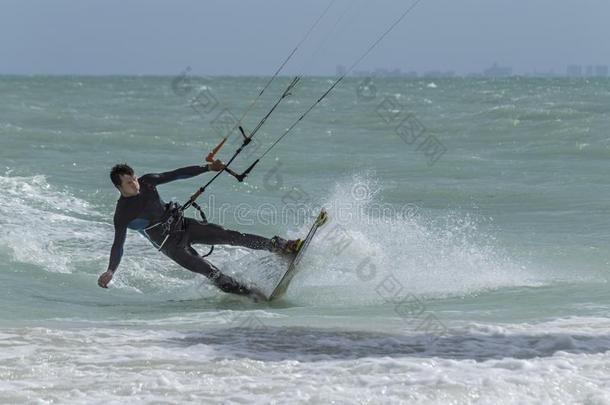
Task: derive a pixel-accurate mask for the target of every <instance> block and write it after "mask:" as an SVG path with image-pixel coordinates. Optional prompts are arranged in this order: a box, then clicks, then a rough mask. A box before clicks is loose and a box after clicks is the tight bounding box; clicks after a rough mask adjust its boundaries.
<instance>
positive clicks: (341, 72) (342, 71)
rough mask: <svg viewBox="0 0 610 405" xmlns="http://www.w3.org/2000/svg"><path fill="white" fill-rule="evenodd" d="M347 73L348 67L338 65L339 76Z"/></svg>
mask: <svg viewBox="0 0 610 405" xmlns="http://www.w3.org/2000/svg"><path fill="white" fill-rule="evenodd" d="M346 73H347V69H346V68H345V66H344V65H337V76H343V75H345V74H346Z"/></svg>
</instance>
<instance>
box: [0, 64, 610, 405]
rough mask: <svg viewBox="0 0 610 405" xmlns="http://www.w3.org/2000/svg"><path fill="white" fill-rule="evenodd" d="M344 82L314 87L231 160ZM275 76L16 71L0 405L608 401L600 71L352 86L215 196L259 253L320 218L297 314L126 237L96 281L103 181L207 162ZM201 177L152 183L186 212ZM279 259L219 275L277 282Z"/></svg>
mask: <svg viewBox="0 0 610 405" xmlns="http://www.w3.org/2000/svg"><path fill="white" fill-rule="evenodd" d="M331 80H332V78H304V79H303V80H302V82H301V83H300V85H299V87H297V88H296V89H295V91H294V92H293V95H292V96H291V97H289V98H288V99H287V100H285V101H284V102H283V103H282V104H281V105H280V107H279V108H278V110H277V111H276V112H275V113H274V114H273V116H272V117H271V118H270V120H269V121H268V122H267V123H266V124H265V126H263V128H262V129H261V131H260V132H258V134H257V135H256V138H255V139H256V142H253V144H251V145H249V146H248V149H246V150H245V151H244V153H243V154H242V155H241V156H240V157H239V158H238V159H237V160H236V161H235V164H234V165H233V167H234V168H236V169H240V170H243V169H244V168H246V167H247V166H248V165H249V164H250V163H251V162H252V161H253V160H254V159H255V158H256V157H258V156H259V155H260V154H261V153H262V152H263V151H264V150H265V149H266V148H267V147H268V146H269V145H270V144H271V143H272V142H273V141H274V140H275V139H276V138H277V137H278V136H279V135H280V134H281V133H282V132H283V130H284V129H285V128H287V127H288V126H289V125H290V124H292V122H293V121H294V120H295V119H296V118H298V116H299V115H300V114H301V113H302V112H303V111H305V110H306V109H307V107H309V105H310V104H311V103H312V102H313V101H314V100H315V99H316V98H317V97H318V96H319V95H320V94H321V93H322V92H323V91H324V90H325V89H326V88H327V87H328V86H329V85H330V84H331V83H332V82H331ZM265 81H266V78H259V77H252V78H217V77H214V78H205V77H174V78H172V77H43V76H39V77H22V76H3V77H0V92H1V94H3V97H2V98H1V99H0V111H2V114H1V115H0V139H1V146H2V147H1V148H0V162H1V165H0V171H1V174H0V190H1V191H2V196H3V199H2V200H1V201H0V226H1V227H2V233H1V234H0V282H1V287H0V289H1V290H0V291H1V293H0V308H1V309H0V325H1V327H2V329H1V331H0V346H2V348H3V350H2V353H3V354H2V363H1V364H0V381H1V384H2V393H0V399H1V400H2V401H3V402H32V401H34V400H40V401H47V402H50V401H59V402H79V401H82V400H84V399H87V400H89V401H93V402H104V401H115V402H122V401H126V400H127V398H128V397H129V398H131V399H134V400H140V401H143V402H147V401H153V402H154V401H161V400H162V401H170V402H172V401H173V402H188V401H201V400H205V401H208V402H223V401H228V402H239V401H255V402H268V401H273V400H277V401H281V398H283V397H284V395H285V393H286V392H290V393H292V394H293V395H294V397H295V398H296V399H297V401H300V402H318V401H325V402H326V401H331V400H335V401H337V402H339V403H344V402H350V398H351V399H353V400H354V401H356V402H362V403H378V402H396V401H405V402H407V401H409V402H418V401H419V402H422V403H423V402H445V403H446V402H451V401H454V402H474V401H477V400H479V401H481V402H483V403H497V402H498V401H501V402H520V401H521V402H523V401H541V402H555V403H557V402H573V401H580V402H587V401H589V402H591V403H606V402H608V401H610V397H609V396H608V394H607V392H610V387H609V386H608V381H607V378H606V377H605V375H606V373H605V371H604V370H607V368H608V367H609V366H610V361H609V360H610V357H608V356H607V354H606V352H607V350H608V349H609V348H610V336H608V330H609V329H608V328H609V326H610V322H609V319H608V308H609V305H610V299H609V298H608V294H607V288H608V287H607V281H608V270H607V269H608V263H609V261H610V255H609V253H608V250H607V248H606V247H607V246H608V245H609V242H610V233H609V232H608V231H607V230H608V229H610V220H609V217H608V215H607V214H608V201H609V199H610V198H609V197H610V180H609V179H608V176H607V174H606V172H607V169H608V163H607V158H608V157H610V135H609V134H608V125H609V124H610V115H609V109H608V105H610V81H609V80H607V79H590V80H569V79H539V78H510V79H497V80H487V79H463V78H452V79H418V80H405V79H390V78H373V79H372V81H368V80H365V79H364V78H350V79H347V80H346V81H345V82H344V83H342V84H341V86H340V87H338V88H337V89H336V90H335V91H334V92H333V93H332V94H331V96H329V97H328V98H327V99H325V100H324V101H322V102H321V103H320V105H319V106H317V107H316V109H315V110H313V111H312V113H311V114H310V115H308V116H307V117H306V118H305V119H304V120H303V122H302V123H301V124H299V125H298V126H297V127H296V128H295V130H294V131H292V132H291V133H290V134H289V135H287V137H286V138H285V139H284V141H282V142H281V143H280V144H278V146H277V147H276V148H274V149H273V150H272V151H271V152H270V153H269V154H268V155H267V156H266V157H265V159H264V160H262V161H261V163H260V164H259V165H258V166H257V167H256V168H255V169H254V171H253V172H252V174H251V175H250V177H249V178H248V179H247V180H246V182H244V183H237V182H236V181H235V180H234V179H233V178H230V177H229V176H222V177H221V178H220V179H218V181H216V182H215V183H214V184H213V185H212V186H211V187H210V189H209V193H207V194H205V195H204V196H203V197H202V198H201V201H202V202H204V203H205V206H206V207H208V208H207V212H208V216H209V217H210V220H212V221H215V222H219V223H221V224H223V225H224V226H226V227H230V228H236V229H241V230H243V231H246V232H253V233H259V234H262V235H267V236H271V235H275V234H281V235H287V236H290V237H293V236H294V237H296V236H299V235H301V234H302V233H303V232H305V230H306V229H307V226H308V223H309V222H310V221H311V220H312V217H313V216H314V215H315V211H316V209H317V208H318V207H319V206H326V207H327V208H328V210H329V212H330V214H331V217H332V218H333V221H331V222H330V223H329V224H328V225H327V226H326V229H325V230H323V231H322V232H321V234H320V236H319V237H318V238H317V239H316V241H315V243H313V244H312V246H311V251H310V254H309V255H308V257H307V259H306V260H305V261H304V262H303V269H302V270H303V271H302V272H301V273H300V274H299V275H298V276H297V277H296V278H295V280H294V282H293V284H292V286H291V288H290V289H289V291H288V293H287V295H286V297H285V299H283V300H281V301H279V302H275V303H272V304H254V303H251V302H248V301H244V300H242V299H240V298H235V297H230V296H227V295H225V294H222V293H221V292H219V291H217V290H215V289H214V288H213V287H211V286H210V285H209V284H208V283H207V281H206V280H205V279H204V278H202V277H200V276H198V275H194V274H191V273H189V272H187V271H185V270H182V269H181V268H179V267H178V266H177V265H175V264H173V263H172V262H170V261H168V260H167V259H166V258H165V257H163V256H162V255H160V254H159V253H158V252H156V251H155V250H154V249H153V248H152V247H151V246H149V245H148V244H147V242H146V241H145V240H144V239H143V238H141V237H139V236H138V235H137V234H135V233H133V234H129V235H128V239H127V243H126V246H125V255H124V258H123V261H122V263H121V266H120V268H119V270H118V272H117V275H116V276H115V279H114V281H113V283H112V284H111V288H110V289H109V290H102V289H100V288H98V287H97V285H96V279H97V277H98V276H99V274H101V273H102V272H103V271H104V270H105V269H106V266H107V262H108V255H109V251H110V246H111V243H112V235H113V228H112V214H113V212H114V206H115V202H116V199H117V198H118V194H117V192H116V190H115V189H114V188H113V187H112V185H111V183H110V181H109V178H108V171H109V169H110V167H111V166H112V165H113V164H115V163H117V162H124V161H125V162H128V163H129V164H131V165H132V166H133V167H134V168H135V169H136V171H137V172H138V173H139V174H144V173H148V172H155V171H164V170H171V169H173V168H176V167H181V166H186V165H192V164H200V163H201V161H202V159H203V157H204V156H205V155H206V154H207V153H208V152H209V150H210V149H211V148H213V147H214V146H215V145H216V144H217V143H218V142H219V140H220V138H221V135H220V133H222V132H223V131H222V127H223V126H222V125H220V124H219V122H220V121H219V120H218V118H217V117H218V116H219V114H221V113H222V115H221V117H226V116H227V112H228V113H230V114H232V115H233V116H234V117H237V118H238V117H240V116H241V115H242V113H243V112H244V111H245V110H246V109H247V107H248V105H249V103H250V102H251V101H252V100H253V99H254V98H255V97H256V95H257V94H258V91H259V90H260V89H261V88H262V86H263V85H264V83H265ZM288 82H289V78H281V79H279V80H277V81H276V82H274V83H273V85H272V87H271V88H270V89H268V91H267V92H266V93H265V94H264V95H263V97H262V98H261V100H260V101H259V102H258V103H257V104H256V105H255V107H254V108H253V109H252V111H251V112H250V113H249V114H248V115H247V117H246V118H245V120H244V124H245V127H246V128H249V129H252V128H254V127H255V126H256V124H257V122H258V120H259V119H260V117H262V116H263V115H264V113H265V112H266V111H267V109H268V108H269V107H270V106H271V105H272V104H273V103H274V102H275V100H276V98H277V97H278V95H279V94H280V93H281V91H282V90H283V88H284V87H285V86H286V85H287V84H288ZM365 86H367V87H365ZM193 100H196V101H193ZM206 100H207V101H206ZM209 100H212V101H209ZM196 110H197V111H196ZM400 125H409V128H410V132H406V133H405V132H402V133H401V132H400V130H398V131H397V129H396V128H397V127H398V126H400ZM401 128H403V130H404V128H405V127H404V126H402V127H401ZM423 128H425V130H423V131H422V129H423ZM414 138H416V139H414ZM238 139H239V138H238V135H237V134H233V137H232V138H231V139H230V141H229V144H228V145H227V146H225V148H224V149H223V150H222V152H221V154H220V157H221V158H223V159H228V157H230V155H231V153H232V152H233V151H234V150H235V149H236V148H237V146H238V145H239V142H238ZM431 142H438V143H437V144H436V149H431V148H430V145H431ZM434 151H437V152H438V151H444V152H443V153H442V154H440V153H431V152H434ZM209 176H210V175H209V174H204V175H202V176H201V177H199V178H195V179H189V180H184V181H180V182H175V183H171V184H168V185H166V186H162V187H160V188H159V190H160V192H161V194H162V196H163V197H164V198H165V199H166V200H169V199H176V200H178V201H184V200H185V199H186V198H188V196H189V195H190V194H192V193H193V192H194V191H195V190H196V189H197V188H198V187H199V186H200V185H202V184H203V182H204V181H206V180H207V179H209V178H210V177H209ZM294 203H299V204H300V207H301V208H302V209H294V208H295V204H294ZM190 215H194V213H190ZM201 252H207V248H206V247H201ZM264 258H265V255H264V254H262V253H260V252H249V251H247V250H246V249H242V248H237V247H223V246H218V247H216V251H215V253H214V255H213V256H212V257H211V259H210V260H212V261H213V262H214V263H215V264H217V265H218V266H220V267H221V268H222V269H223V270H224V271H227V272H230V273H232V274H233V275H235V276H236V277H239V278H242V279H244V280H248V281H250V282H254V283H257V284H259V285H260V286H261V288H267V289H269V288H272V286H271V285H270V283H272V279H273V277H275V276H276V274H275V272H276V270H278V269H277V268H275V267H274V266H268V265H267V266H265V265H263V264H262V261H261V260H264ZM401 303H402V304H401ZM424 319H427V320H428V322H424ZM422 325H423V326H422ZM303 376H307V381H303ZM100 378H103V379H104V380H105V381H107V382H108V384H109V385H111V386H112V387H113V388H112V389H111V390H107V389H105V388H104V387H100V386H98V385H97V384H96V383H95V382H96V381H97V380H99V379H100ZM43 381H44V383H43ZM575 387H576V388H575ZM506 393H508V394H509V395H508V396H506Z"/></svg>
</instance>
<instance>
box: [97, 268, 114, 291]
mask: <svg viewBox="0 0 610 405" xmlns="http://www.w3.org/2000/svg"><path fill="white" fill-rule="evenodd" d="M113 275H114V272H113V271H111V270H106V272H104V273H102V275H101V276H100V278H98V279H97V285H99V286H100V287H102V288H108V283H109V282H110V280H112V276H113Z"/></svg>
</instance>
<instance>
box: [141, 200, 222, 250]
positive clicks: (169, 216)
mask: <svg viewBox="0 0 610 405" xmlns="http://www.w3.org/2000/svg"><path fill="white" fill-rule="evenodd" d="M193 207H195V208H196V209H197V211H199V214H200V215H201V221H202V222H203V223H205V224H207V223H208V220H207V218H206V216H205V213H204V212H203V210H202V209H201V207H200V206H199V204H197V203H193ZM183 225H184V210H182V209H181V206H180V204H178V203H177V202H175V201H172V202H169V203H167V204H165V213H164V214H163V216H162V217H161V219H160V220H159V222H157V223H155V224H153V225H150V226H148V227H146V228H144V229H143V231H144V233H146V235H147V236H148V239H149V240H151V241H152V239H151V238H150V235H149V234H148V232H147V231H148V230H150V229H153V228H157V227H161V236H162V237H163V241H162V242H161V244H160V245H159V246H158V247H157V250H161V249H163V246H164V245H165V243H166V242H167V240H168V239H169V237H170V236H172V235H175V234H176V233H178V232H180V231H182V230H181V229H178V228H179V227H180V226H183ZM213 251H214V245H212V247H211V248H210V251H209V252H208V253H207V254H205V255H202V256H201V257H208V256H209V255H211V254H212V252H213Z"/></svg>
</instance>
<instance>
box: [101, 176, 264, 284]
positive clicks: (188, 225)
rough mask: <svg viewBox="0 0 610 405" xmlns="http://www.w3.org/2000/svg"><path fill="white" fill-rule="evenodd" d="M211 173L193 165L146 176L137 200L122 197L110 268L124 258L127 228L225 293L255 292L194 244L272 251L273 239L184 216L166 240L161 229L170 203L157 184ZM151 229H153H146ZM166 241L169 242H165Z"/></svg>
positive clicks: (136, 196) (119, 204)
mask: <svg viewBox="0 0 610 405" xmlns="http://www.w3.org/2000/svg"><path fill="white" fill-rule="evenodd" d="M206 171H208V169H207V167H206V166H189V167H183V168H181V169H176V170H174V171H171V172H165V173H158V174H146V175H144V176H142V177H140V178H139V179H138V181H139V183H140V193H139V194H138V195H135V196H133V197H123V196H121V198H119V200H118V201H117V206H116V210H115V213H114V243H113V244H112V250H111V253H110V264H109V265H108V269H109V270H112V271H115V270H116V268H117V267H118V266H119V263H120V261H121V257H122V256H123V245H124V243H125V237H126V235H127V228H129V229H134V230H137V231H139V232H140V233H141V234H143V235H144V236H145V237H146V238H147V239H149V240H150V241H151V242H152V243H153V245H155V246H156V247H157V248H158V247H159V246H161V245H163V247H162V248H161V251H162V252H163V253H164V254H165V255H166V256H168V257H169V258H171V259H172V260H173V261H175V262H176V263H178V264H179V265H181V266H182V267H185V268H187V269H188V270H190V271H193V272H195V273H199V274H203V275H204V276H206V277H208V278H209V279H210V280H212V282H213V283H214V284H215V285H216V286H217V287H218V288H220V289H221V290H223V291H225V292H228V293H233V294H242V295H248V294H250V293H251V290H250V289H249V288H248V287H246V286H244V285H242V284H240V283H238V282H237V281H236V280H234V279H233V278H231V277H229V276H227V275H225V274H222V273H221V272H220V271H219V270H218V268H216V267H215V266H214V265H213V264H211V263H210V262H208V261H207V260H205V259H204V258H203V257H201V256H200V255H199V254H198V253H197V252H196V251H195V249H193V247H192V246H191V244H193V243H205V244H208V245H216V244H218V245H220V244H227V245H238V246H245V247H248V248H251V249H265V250H271V249H272V243H271V240H270V239H267V238H264V237H262V236H257V235H251V234H245V233H240V232H236V231H231V230H227V229H224V228H223V227H221V226H219V225H215V224H210V223H204V222H200V221H197V220H195V219H193V218H185V217H182V218H180V219H179V221H178V223H177V224H176V226H175V230H174V231H173V232H172V233H170V236H169V238H167V240H165V237H166V235H164V234H163V229H162V227H161V226H155V227H152V228H151V226H153V225H155V224H158V223H159V222H160V220H161V219H162V218H164V216H165V214H166V210H167V208H168V204H166V203H164V202H163V200H161V197H160V196H159V193H158V192H157V187H156V186H157V185H159V184H163V183H168V182H170V181H174V180H179V179H186V178H189V177H193V176H197V175H199V174H201V173H204V172H206ZM146 228H149V229H146ZM164 240H165V243H163V242H164Z"/></svg>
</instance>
